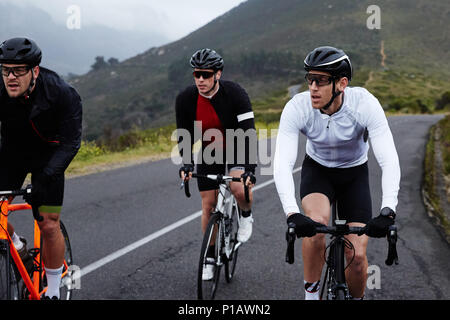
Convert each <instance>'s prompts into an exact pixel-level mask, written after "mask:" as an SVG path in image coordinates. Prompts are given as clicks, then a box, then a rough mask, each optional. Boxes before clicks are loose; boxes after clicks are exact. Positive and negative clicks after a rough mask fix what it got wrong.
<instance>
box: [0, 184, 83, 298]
mask: <svg viewBox="0 0 450 320" xmlns="http://www.w3.org/2000/svg"><path fill="white" fill-rule="evenodd" d="M30 194H31V185H28V186H27V187H26V188H24V189H20V190H14V191H0V207H1V214H0V226H1V228H0V299H1V300H21V299H30V300H40V299H41V296H42V295H43V294H44V293H45V292H46V290H47V278H46V275H45V268H44V262H43V261H42V255H41V244H42V243H41V233H40V229H39V225H38V221H42V220H43V217H42V216H41V215H40V214H39V210H37V208H35V207H32V206H31V205H29V204H28V203H17V204H12V203H10V199H11V198H12V197H15V196H27V195H30ZM25 210H31V211H32V213H33V217H34V245H33V246H34V247H33V248H30V249H29V250H28V252H29V254H30V255H31V257H32V258H33V265H32V268H31V269H30V270H27V269H26V267H25V265H24V263H23V262H22V259H21V258H20V256H19V253H18V252H17V250H16V248H15V247H14V244H13V242H12V240H11V236H10V235H9V233H8V229H7V226H8V217H9V215H10V214H12V213H13V212H16V211H24V212H25ZM60 227H61V232H62V234H63V237H64V242H65V253H64V269H63V273H62V276H61V277H62V279H61V287H60V292H61V293H60V299H61V300H69V299H71V298H72V291H73V289H74V288H75V284H76V282H75V279H74V277H73V275H74V274H75V269H74V268H73V267H72V266H73V260H72V249H71V246H70V241H69V235H68V233H67V230H66V228H65V226H64V224H63V223H62V222H60Z"/></svg>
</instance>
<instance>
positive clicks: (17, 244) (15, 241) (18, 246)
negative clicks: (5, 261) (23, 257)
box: [11, 232, 23, 250]
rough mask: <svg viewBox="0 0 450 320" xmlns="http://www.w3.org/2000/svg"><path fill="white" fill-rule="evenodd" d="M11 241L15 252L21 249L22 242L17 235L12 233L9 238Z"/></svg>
mask: <svg viewBox="0 0 450 320" xmlns="http://www.w3.org/2000/svg"><path fill="white" fill-rule="evenodd" d="M11 240H12V242H13V244H14V247H15V248H16V250H20V249H22V248H23V242H22V241H21V240H20V237H19V236H18V235H17V233H15V232H14V234H13V235H12V237H11Z"/></svg>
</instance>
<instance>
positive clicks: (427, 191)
mask: <svg viewBox="0 0 450 320" xmlns="http://www.w3.org/2000/svg"><path fill="white" fill-rule="evenodd" d="M424 167H425V170H424V172H425V174H424V185H423V192H424V198H425V202H426V204H427V207H428V211H429V213H430V214H431V216H432V217H434V220H435V222H436V224H437V225H438V227H440V229H441V230H442V231H443V234H444V237H445V238H446V239H447V241H449V242H450V212H447V210H448V208H449V203H450V115H447V116H446V117H445V118H443V119H442V120H441V121H439V122H438V123H437V124H436V125H434V126H433V127H432V128H431V130H430V136H429V140H428V143H427V146H426V155H425V163H424Z"/></svg>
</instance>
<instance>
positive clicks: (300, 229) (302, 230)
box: [287, 213, 323, 238]
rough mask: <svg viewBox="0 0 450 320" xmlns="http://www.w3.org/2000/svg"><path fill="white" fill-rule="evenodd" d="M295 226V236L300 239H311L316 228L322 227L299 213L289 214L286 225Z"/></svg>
mask: <svg viewBox="0 0 450 320" xmlns="http://www.w3.org/2000/svg"><path fill="white" fill-rule="evenodd" d="M290 223H294V224H295V234H296V235H297V237H298V238H300V237H312V236H315V235H316V227H319V226H323V225H322V224H321V223H318V222H315V221H314V220H312V219H311V218H310V217H307V216H305V215H303V214H301V213H294V214H291V215H290V216H289V217H288V218H287V224H288V225H289V224H290Z"/></svg>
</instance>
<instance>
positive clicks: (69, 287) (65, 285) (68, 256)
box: [59, 221, 77, 300]
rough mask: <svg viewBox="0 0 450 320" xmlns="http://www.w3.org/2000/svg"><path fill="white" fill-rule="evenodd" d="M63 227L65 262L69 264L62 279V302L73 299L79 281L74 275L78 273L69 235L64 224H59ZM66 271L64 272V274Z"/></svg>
mask: <svg viewBox="0 0 450 320" xmlns="http://www.w3.org/2000/svg"><path fill="white" fill-rule="evenodd" d="M59 223H60V227H61V232H62V234H63V237H64V243H65V251H64V260H65V261H66V264H67V268H68V269H67V274H66V275H65V276H64V277H63V278H62V279H61V288H60V291H61V292H60V299H61V300H70V299H72V294H73V290H74V289H75V287H76V286H77V279H74V275H75V273H76V271H75V269H74V268H73V256H72V247H71V245H70V240H69V234H68V233H67V229H66V227H65V226H64V224H63V223H62V221H60V222H59ZM65 271H66V269H64V270H63V273H64V272H65Z"/></svg>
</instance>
